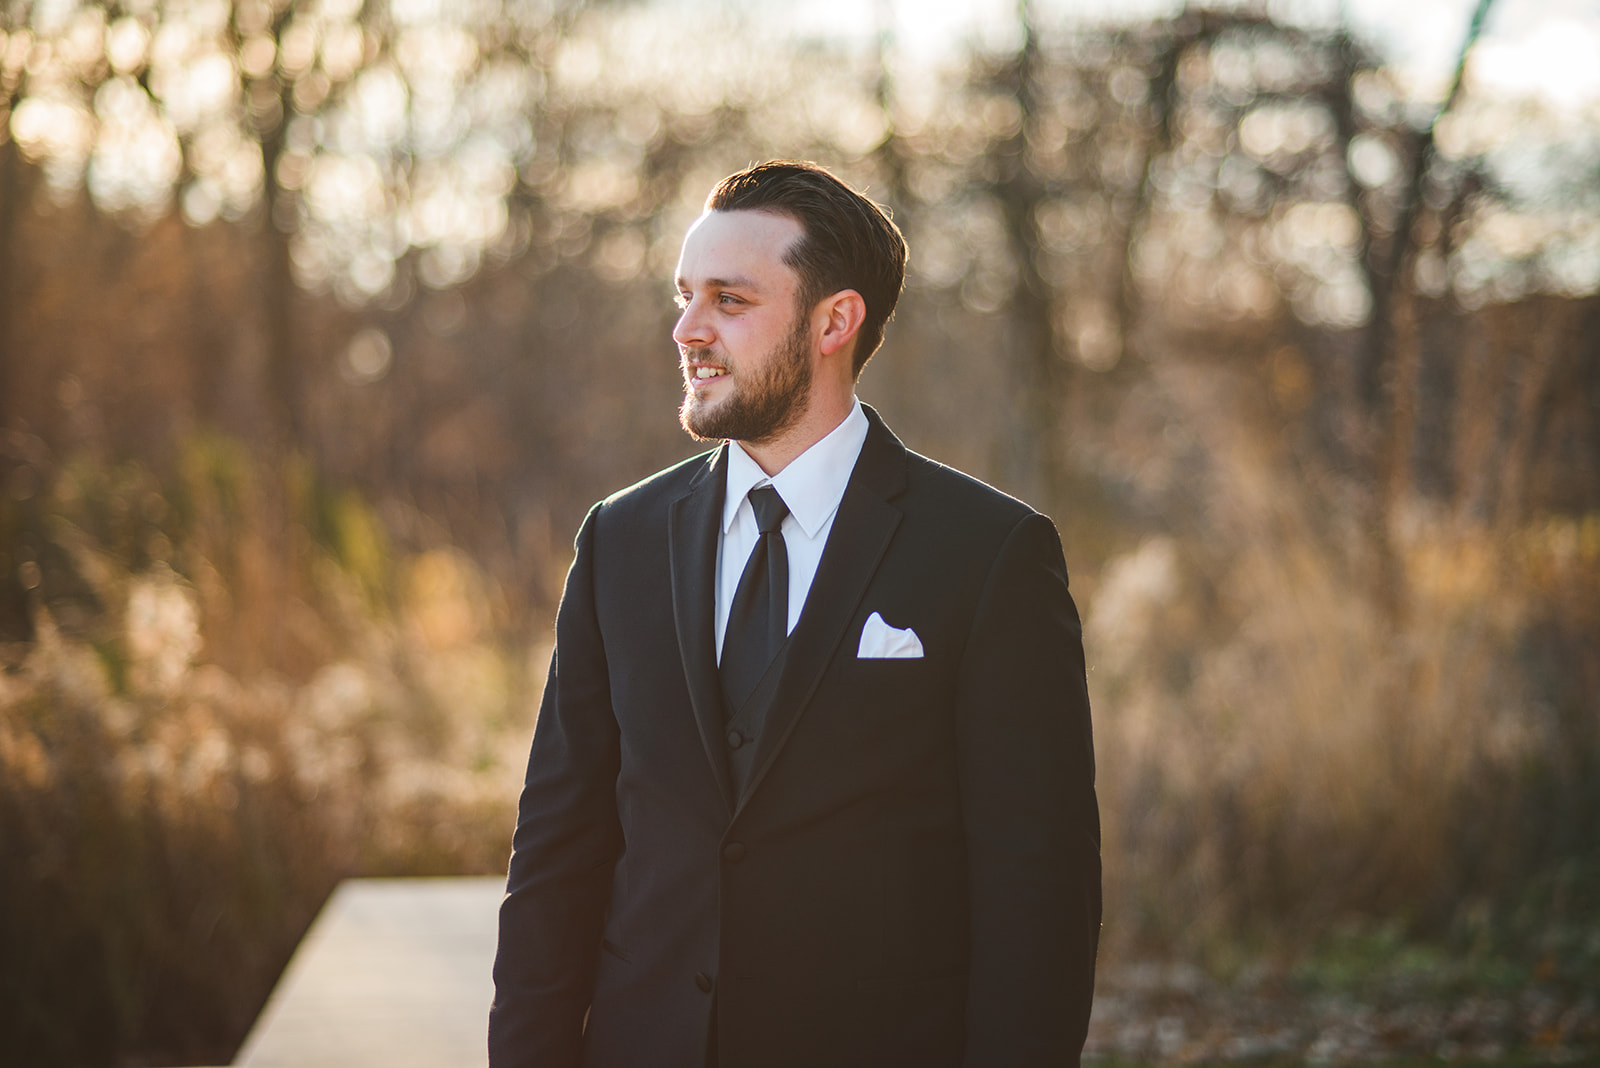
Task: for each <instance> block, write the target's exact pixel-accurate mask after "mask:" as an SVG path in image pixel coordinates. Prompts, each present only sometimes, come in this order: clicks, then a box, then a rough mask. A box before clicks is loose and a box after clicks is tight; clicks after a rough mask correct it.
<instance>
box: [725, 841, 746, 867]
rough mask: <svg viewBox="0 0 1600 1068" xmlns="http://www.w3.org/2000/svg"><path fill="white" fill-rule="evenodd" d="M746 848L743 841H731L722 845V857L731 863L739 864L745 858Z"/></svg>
mask: <svg viewBox="0 0 1600 1068" xmlns="http://www.w3.org/2000/svg"><path fill="white" fill-rule="evenodd" d="M744 855H745V848H744V843H743V842H729V843H728V844H727V845H725V846H723V847H722V859H723V860H726V861H728V862H729V863H730V864H737V863H739V862H740V861H741V860H743V859H744Z"/></svg>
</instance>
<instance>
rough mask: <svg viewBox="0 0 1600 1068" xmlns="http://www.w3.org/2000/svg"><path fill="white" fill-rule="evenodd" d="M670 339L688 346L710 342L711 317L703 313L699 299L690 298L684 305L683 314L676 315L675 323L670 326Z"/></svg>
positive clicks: (692, 346)
mask: <svg viewBox="0 0 1600 1068" xmlns="http://www.w3.org/2000/svg"><path fill="white" fill-rule="evenodd" d="M672 340H674V341H676V342H677V343H678V344H680V345H684V346H686V347H689V348H695V347H699V346H703V345H709V344H711V341H712V331H711V319H710V316H708V315H706V314H705V311H704V310H703V309H702V308H701V306H700V302H699V301H694V300H691V301H690V302H689V303H688V305H686V306H685V307H684V309H683V314H682V315H680V316H678V322H677V325H675V326H674V327H673V328H672Z"/></svg>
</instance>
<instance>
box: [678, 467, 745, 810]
mask: <svg viewBox="0 0 1600 1068" xmlns="http://www.w3.org/2000/svg"><path fill="white" fill-rule="evenodd" d="M727 454H728V447H727V446H726V445H724V446H723V447H722V448H721V449H719V450H717V452H716V453H715V454H714V455H713V456H712V458H711V459H710V461H709V462H707V464H706V466H705V467H704V468H702V469H701V471H700V473H699V475H697V476H696V477H695V480H694V481H693V482H692V483H691V484H690V489H689V492H688V493H686V494H685V495H684V496H682V497H680V498H678V499H677V500H676V501H674V502H672V509H671V511H670V513H669V514H668V518H667V557H668V559H669V560H670V561H671V566H672V615H673V620H674V622H675V623H676V625H677V630H678V651H679V654H680V655H681V656H682V657H683V677H684V680H685V681H686V682H687V683H688V686H689V701H690V703H691V704H692V705H693V706H694V718H695V721H696V722H697V723H698V724H699V727H700V743H701V744H702V745H703V746H704V747H705V751H706V759H707V760H709V761H710V763H711V771H712V774H713V775H715V776H716V779H717V788H718V789H719V790H721V791H722V800H723V803H724V804H726V805H727V806H728V810H729V811H730V812H731V811H732V810H733V803H734V793H733V781H732V777H731V775H730V773H729V771H728V761H727V745H726V743H725V741H724V736H725V734H726V728H725V724H724V721H725V719H726V715H725V713H724V712H723V708H722V686H721V683H720V682H719V681H718V678H717V645H716V631H715V615H716V599H717V598H716V588H717V586H716V581H717V580H716V569H717V535H718V533H719V530H720V528H721V525H722V497H723V493H724V491H725V489H726V486H727V481H728V479H727V475H726V473H725V472H726V457H727Z"/></svg>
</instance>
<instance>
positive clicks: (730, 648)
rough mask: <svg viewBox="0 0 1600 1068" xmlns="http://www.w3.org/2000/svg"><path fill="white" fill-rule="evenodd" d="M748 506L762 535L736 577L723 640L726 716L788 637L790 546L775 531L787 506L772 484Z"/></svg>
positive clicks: (755, 491) (761, 489) (756, 491)
mask: <svg viewBox="0 0 1600 1068" xmlns="http://www.w3.org/2000/svg"><path fill="white" fill-rule="evenodd" d="M750 506H751V507H752V508H754V509H755V512H756V526H757V527H759V528H760V530H761V534H760V536H759V537H758V538H756V547H755V549H754V550H753V551H752V552H751V553H750V560H749V562H747V563H746V564H745V565H744V574H742V575H740V576H739V588H738V590H736V591H735V592H734V595H733V604H732V605H731V606H730V607H729V608H728V629H727V630H726V631H725V632H724V634H723V639H722V666H721V667H722V696H723V698H724V700H725V701H726V704H727V711H728V714H729V715H730V716H731V715H733V714H734V713H735V712H737V711H738V710H739V707H740V706H741V705H742V704H744V701H745V698H747V697H749V696H750V692H751V691H752V690H754V689H755V688H756V683H758V682H760V681H761V676H762V675H763V674H764V673H765V672H766V670H767V665H769V664H771V663H772V658H773V657H774V656H776V655H777V654H778V648H779V647H780V646H781V645H783V640H784V638H786V637H788V635H789V547H788V546H787V545H785V544H784V542H783V533H782V532H781V530H780V529H779V528H780V527H782V526H783V517H784V516H786V515H788V514H789V506H788V505H787V504H784V503H783V498H782V497H780V496H778V491H777V490H775V489H773V488H772V487H771V486H761V487H759V488H757V489H753V490H751V491H750Z"/></svg>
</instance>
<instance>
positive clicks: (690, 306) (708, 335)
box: [672, 211, 814, 444]
mask: <svg viewBox="0 0 1600 1068" xmlns="http://www.w3.org/2000/svg"><path fill="white" fill-rule="evenodd" d="M800 237H801V229H800V224H799V223H798V222H796V221H795V220H793V219H791V218H789V217H787V216H783V215H769V214H766V213H764V212H754V211H726V212H724V211H712V212H707V213H706V214H704V215H702V216H701V217H700V218H699V219H698V220H697V221H696V222H695V224H694V225H693V226H692V227H690V229H689V233H688V235H687V236H686V237H685V238H684V240H683V253H682V255H681V256H680V257H679V259H678V277H677V286H678V305H679V307H681V308H682V309H683V314H682V315H681V316H679V318H678V323H677V325H676V326H675V327H673V330H672V338H673V340H674V341H676V342H677V343H678V355H679V360H680V366H681V368H682V370H683V380H684V387H683V388H684V398H683V406H682V408H680V409H679V411H678V421H679V422H680V423H682V424H683V428H684V429H685V430H686V431H688V432H689V433H690V434H691V435H692V436H694V437H696V438H701V439H716V438H733V439H734V440H736V441H744V442H751V443H756V444H760V443H762V442H766V441H770V440H772V439H774V438H776V437H777V436H778V435H780V434H782V433H783V432H784V431H785V430H787V429H789V428H790V427H791V426H793V425H794V424H795V422H796V421H798V420H799V418H800V416H801V415H802V414H803V413H804V412H805V410H806V405H807V404H808V403H809V402H810V398H811V381H812V360H813V357H814V353H813V352H812V347H813V346H812V339H811V324H810V322H809V320H808V318H807V316H806V315H805V314H804V313H803V310H802V309H801V308H800V307H799V290H800V279H799V276H798V275H797V274H795V272H794V269H793V268H791V267H790V266H788V265H787V264H786V263H784V262H783V255H784V253H785V252H786V251H787V250H788V249H789V247H790V246H791V244H792V243H793V242H795V241H798V240H800Z"/></svg>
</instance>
